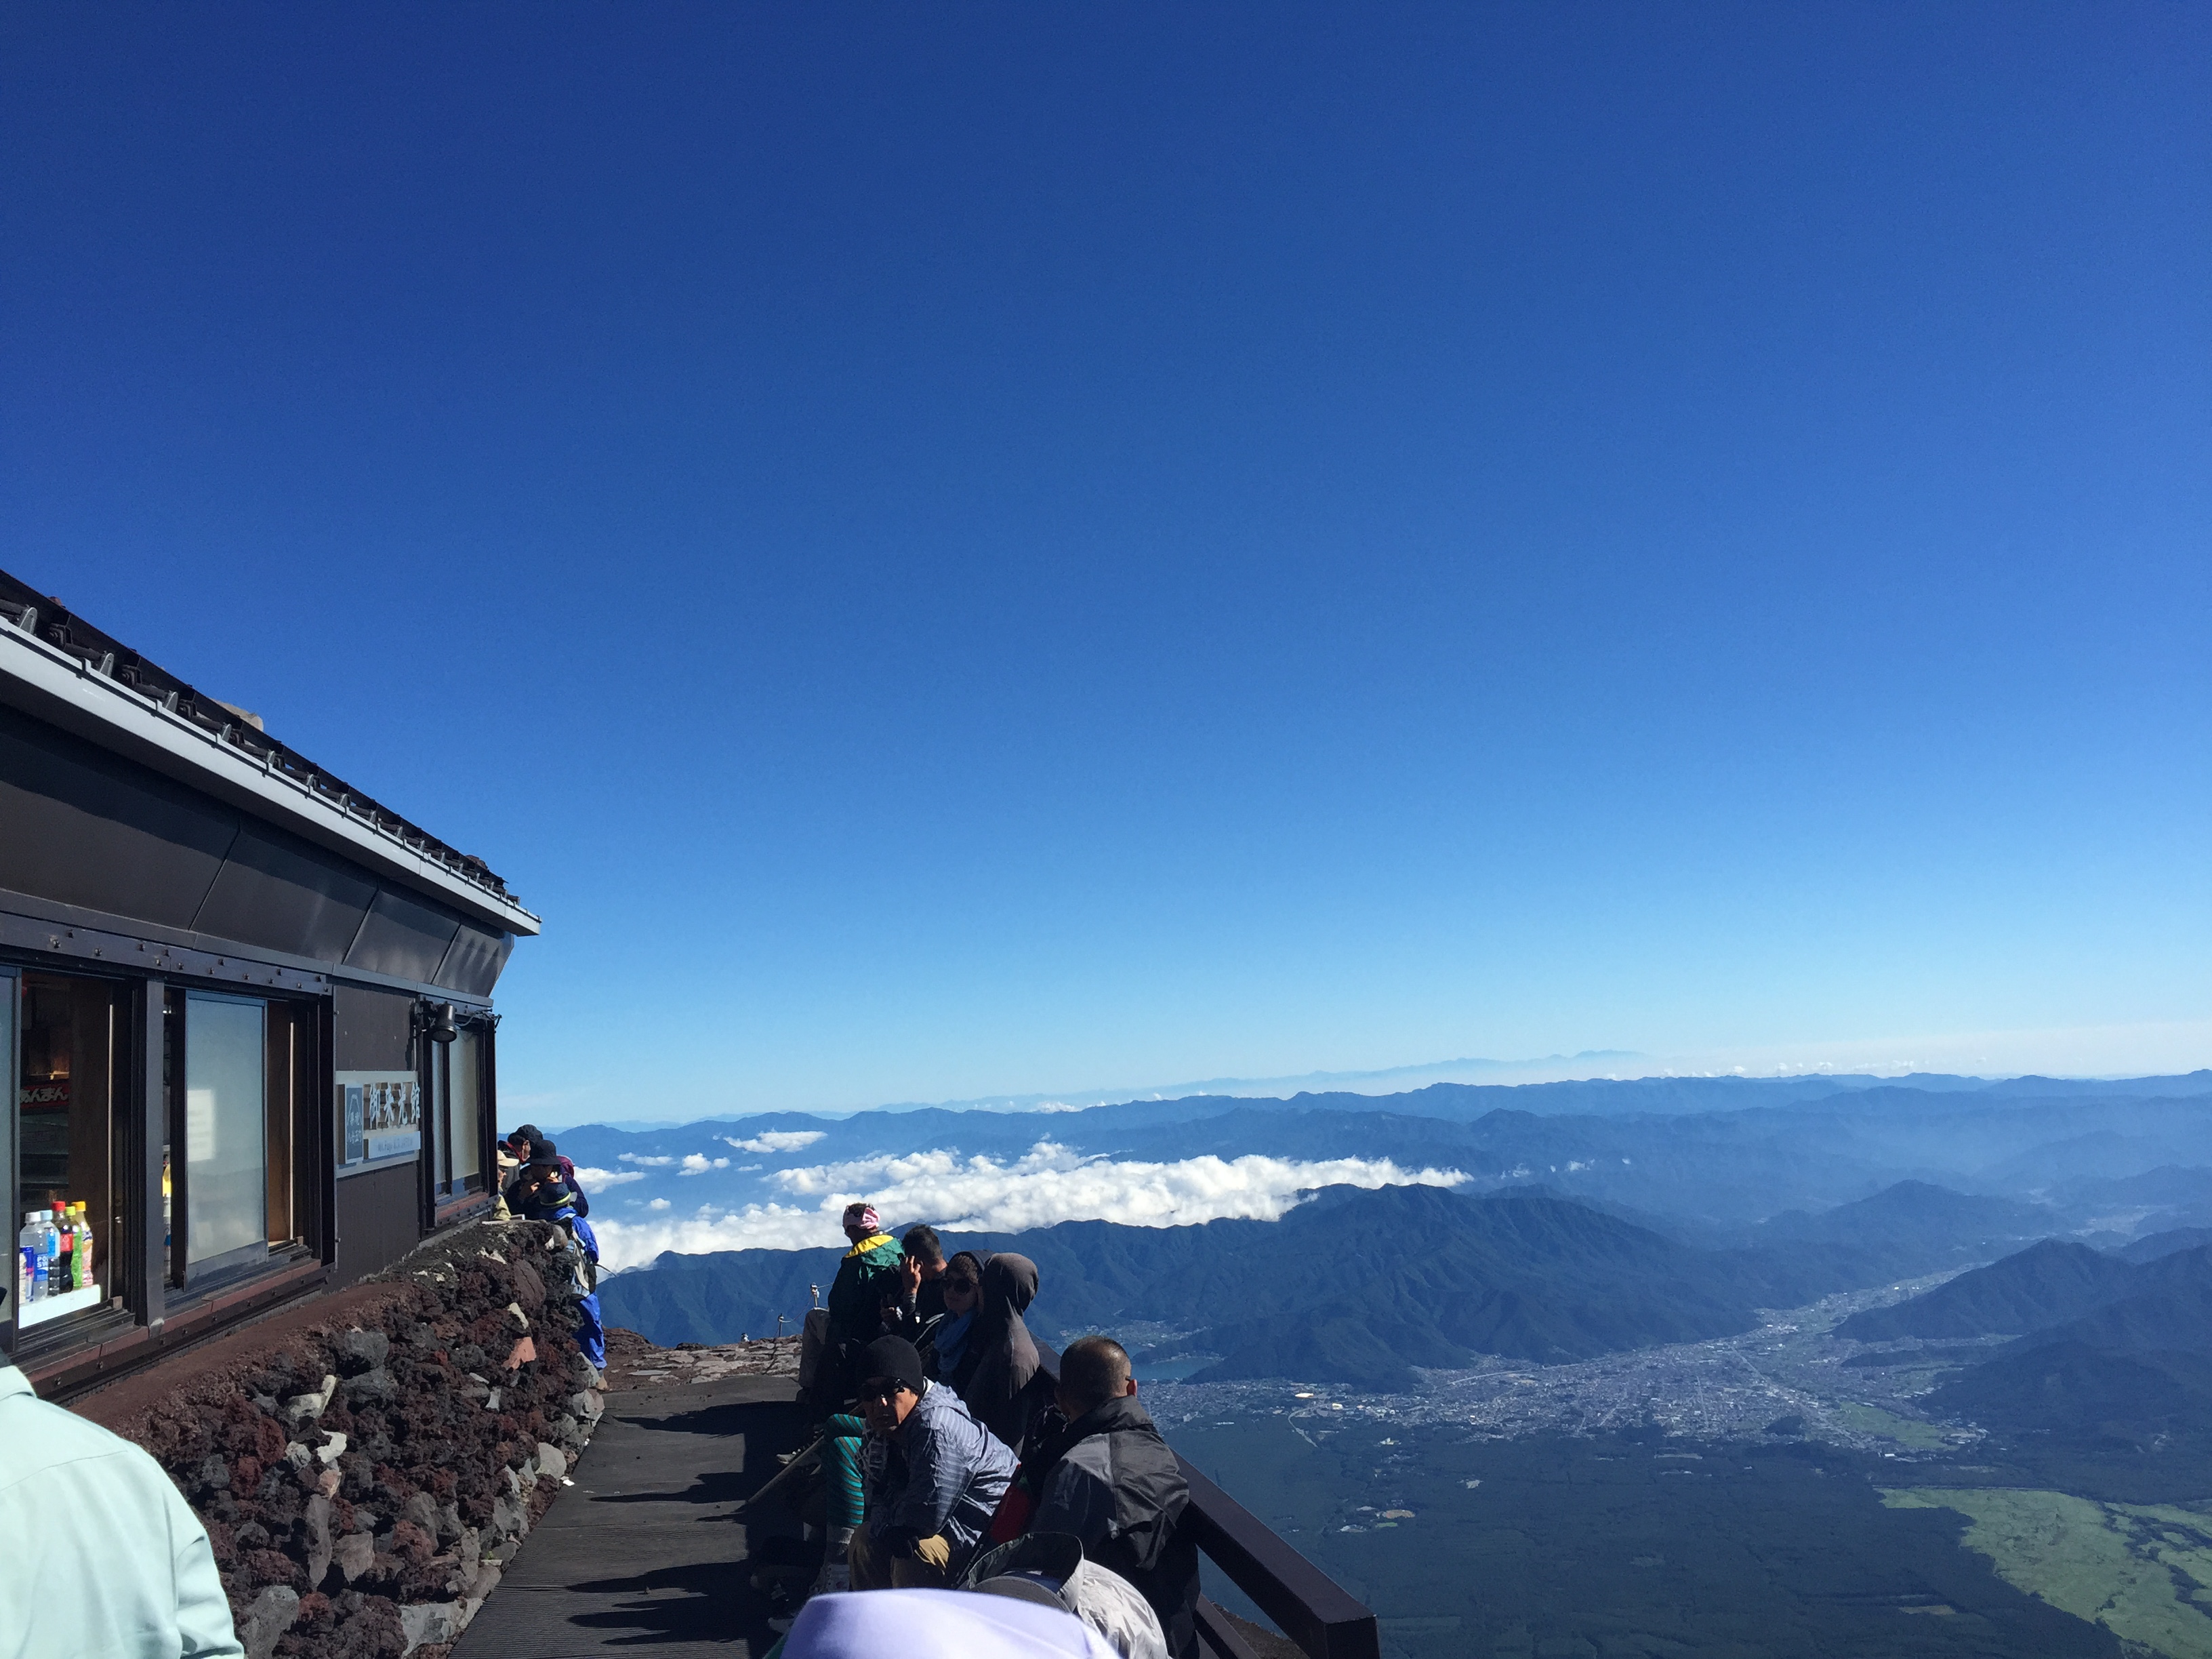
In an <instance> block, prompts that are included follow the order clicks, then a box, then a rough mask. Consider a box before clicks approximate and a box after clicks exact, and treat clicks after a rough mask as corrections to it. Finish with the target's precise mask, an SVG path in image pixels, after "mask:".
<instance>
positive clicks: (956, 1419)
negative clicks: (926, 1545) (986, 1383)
mask: <svg viewBox="0 0 2212 1659" xmlns="http://www.w3.org/2000/svg"><path fill="white" fill-rule="evenodd" d="M863 1468H864V1473H865V1477H866V1478H865V1481H864V1484H865V1485H866V1489H867V1498H868V1537H869V1541H871V1542H872V1543H873V1544H875V1545H876V1546H878V1547H879V1548H881V1549H882V1550H883V1551H884V1553H886V1554H888V1555H906V1554H909V1553H912V1551H913V1548H914V1544H915V1540H916V1539H918V1538H942V1539H944V1540H945V1542H946V1543H947V1544H948V1545H950V1546H951V1549H952V1561H951V1572H952V1575H953V1576H954V1577H957V1576H958V1575H959V1574H960V1572H961V1571H963V1569H964V1568H965V1567H966V1565H967V1564H968V1558H969V1554H970V1553H972V1552H973V1551H974V1549H975V1541H976V1540H977V1539H979V1538H981V1536H982V1535H983V1528H986V1527H987V1526H989V1525H990V1524H991V1515H992V1512H993V1511H994V1510H996V1509H997V1508H998V1507H999V1500H1000V1498H1004V1497H1005V1496H1006V1487H1007V1486H1008V1484H1009V1483H1010V1482H1012V1480H1013V1478H1014V1455H1013V1453H1012V1452H1010V1451H1008V1450H1007V1449H1006V1448H1005V1447H1004V1446H1002V1445H1000V1443H998V1442H997V1441H996V1440H994V1439H993V1438H992V1437H990V1435H989V1434H988V1433H987V1432H986V1431H984V1428H983V1425H981V1424H980V1423H978V1422H977V1421H976V1420H975V1419H974V1418H972V1417H970V1416H969V1415H968V1408H967V1407H964V1406H963V1405H962V1404H961V1403H960V1400H959V1397H958V1396H957V1395H955V1394H954V1393H953V1392H952V1390H951V1389H948V1388H946V1387H945V1385H944V1384H943V1383H931V1384H929V1385H928V1387H927V1388H926V1389H923V1390H922V1394H921V1398H920V1399H919V1400H917V1401H915V1402H914V1409H913V1410H912V1411H910V1412H908V1413H907V1417H906V1421H905V1422H903V1423H902V1424H900V1425H899V1426H898V1428H897V1429H896V1431H893V1432H892V1433H890V1434H888V1435H884V1436H880V1437H879V1436H876V1435H870V1436H869V1437H868V1441H867V1448H866V1453H865V1462H864V1465H863Z"/></svg>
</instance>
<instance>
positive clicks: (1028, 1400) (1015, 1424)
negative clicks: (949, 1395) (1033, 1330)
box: [951, 1251, 1060, 1446]
mask: <svg viewBox="0 0 2212 1659" xmlns="http://www.w3.org/2000/svg"><path fill="white" fill-rule="evenodd" d="M1036 1293H1037V1268H1036V1262H1034V1261H1030V1259H1029V1257H1027V1256H1025V1255H1013V1254H1012V1252H1011V1251H1001V1252H1000V1253H999V1254H998V1255H994V1256H992V1257H991V1258H990V1259H989V1260H987V1261H985V1262H984V1263H983V1302H982V1308H981V1311H980V1312H978V1313H977V1314H976V1316H975V1328H974V1329H973V1330H971V1331H970V1332H969V1334H968V1344H967V1346H966V1348H965V1349H964V1350H963V1352H962V1353H961V1356H960V1364H958V1365H957V1366H956V1367H954V1369H953V1371H952V1376H951V1382H952V1384H953V1386H954V1387H955V1388H957V1389H959V1391H960V1398H961V1399H962V1401H964V1402H965V1403H966V1405H967V1407H968V1409H969V1412H970V1413H973V1414H974V1416H975V1420H976V1421H977V1422H979V1423H981V1425H983V1426H984V1427H985V1428H987V1429H988V1430H990V1431H991V1432H992V1433H993V1434H994V1435H996V1436H998V1437H999V1438H1000V1439H1001V1440H1003V1441H1004V1442H1006V1444H1007V1445H1009V1446H1018V1445H1020V1444H1021V1443H1022V1442H1023V1441H1024V1440H1025V1439H1026V1438H1028V1437H1029V1431H1030V1428H1031V1426H1032V1425H1034V1424H1035V1423H1036V1419H1038V1418H1039V1417H1041V1416H1042V1414H1043V1413H1044V1411H1045V1409H1046V1408H1047V1407H1049V1406H1050V1405H1051V1403H1052V1399H1051V1389H1052V1385H1053V1382H1054V1378H1055V1377H1056V1376H1057V1375H1058V1372H1059V1368H1060V1367H1059V1361H1060V1356H1059V1355H1058V1354H1056V1353H1054V1352H1052V1351H1051V1350H1050V1349H1048V1348H1045V1347H1042V1346H1040V1345H1039V1343H1038V1342H1037V1340H1036V1338H1035V1337H1033V1336H1031V1335H1030V1328H1029V1327H1028V1326H1027V1325H1026V1324H1024V1322H1023V1321H1022V1315H1023V1314H1024V1312H1025V1311H1027V1310H1028V1308H1029V1305H1030V1303H1032V1302H1034V1301H1035V1300H1036ZM1048 1356H1049V1357H1050V1358H1049V1364H1048V1359H1047V1357H1048Z"/></svg>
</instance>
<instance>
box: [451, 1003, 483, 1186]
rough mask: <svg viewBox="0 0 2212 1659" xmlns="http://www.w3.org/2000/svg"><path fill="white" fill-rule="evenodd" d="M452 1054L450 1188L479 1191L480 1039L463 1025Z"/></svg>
mask: <svg viewBox="0 0 2212 1659" xmlns="http://www.w3.org/2000/svg"><path fill="white" fill-rule="evenodd" d="M449 1046H450V1048H451V1051H452V1054H453V1060H452V1066H453V1091H452V1093H453V1184H454V1185H455V1186H456V1187H471V1188H482V1187H483V1181H482V1180H481V1179H480V1177H481V1176H483V1150H482V1147H483V1038H482V1036H479V1035H478V1033H477V1031H476V1030H475V1029H474V1028H473V1027H471V1026H467V1025H464V1026H463V1027H461V1029H460V1030H459V1032H458V1033H457V1034H456V1035H455V1036H454V1038H453V1042H452V1043H451V1044H450V1045H449Z"/></svg>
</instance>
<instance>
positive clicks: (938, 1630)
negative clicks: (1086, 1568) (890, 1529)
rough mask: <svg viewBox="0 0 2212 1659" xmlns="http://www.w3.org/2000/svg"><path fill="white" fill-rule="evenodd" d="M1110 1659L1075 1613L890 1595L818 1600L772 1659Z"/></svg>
mask: <svg viewBox="0 0 2212 1659" xmlns="http://www.w3.org/2000/svg"><path fill="white" fill-rule="evenodd" d="M892 1655H896V1656H897V1659H1116V1656H1115V1652H1114V1650H1113V1649H1112V1648H1110V1647H1109V1646H1108V1645H1107V1644H1105V1643H1104V1642H1103V1641H1102V1640H1101V1639H1100V1638H1099V1636H1098V1633H1097V1632H1096V1631H1094V1630H1092V1629H1091V1626H1088V1625H1086V1624H1085V1623H1084V1622H1083V1621H1082V1620H1080V1619H1078V1618H1076V1617H1075V1616H1074V1614H1073V1613H1063V1612H1061V1611H1060V1610H1059V1609H1058V1608H1056V1607H1045V1606H1040V1605H1038V1604H1036V1603H1034V1602H1030V1601H1021V1600H1018V1599H1017V1598H1015V1597H1012V1596H1006V1595H975V1594H973V1593H972V1592H969V1591H967V1590H939V1589H891V1590H872V1591H868V1592H866V1593H862V1592H860V1591H847V1592H845V1593H843V1594H841V1595H817V1596H816V1597H815V1598H814V1599H813V1600H812V1601H809V1602H808V1603H807V1604H806V1605H805V1607H801V1608H800V1609H799V1617H798V1619H797V1620H795V1621H793V1625H792V1626H791V1633H790V1634H789V1635H788V1636H787V1637H785V1638H783V1641H782V1644H781V1648H780V1650H779V1649H771V1650H770V1656H771V1659H888V1656H892Z"/></svg>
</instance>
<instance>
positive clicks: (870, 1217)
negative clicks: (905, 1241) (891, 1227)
mask: <svg viewBox="0 0 2212 1659" xmlns="http://www.w3.org/2000/svg"><path fill="white" fill-rule="evenodd" d="M845 1225H847V1226H848V1227H866V1229H867V1230H868V1231H870V1232H878V1231H882V1227H883V1224H882V1223H881V1222H879V1221H878V1220H877V1219H876V1212H875V1208H874V1206H872V1205H869V1204H864V1203H859V1202H854V1203H851V1204H848V1205H847V1206H845Z"/></svg>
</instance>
